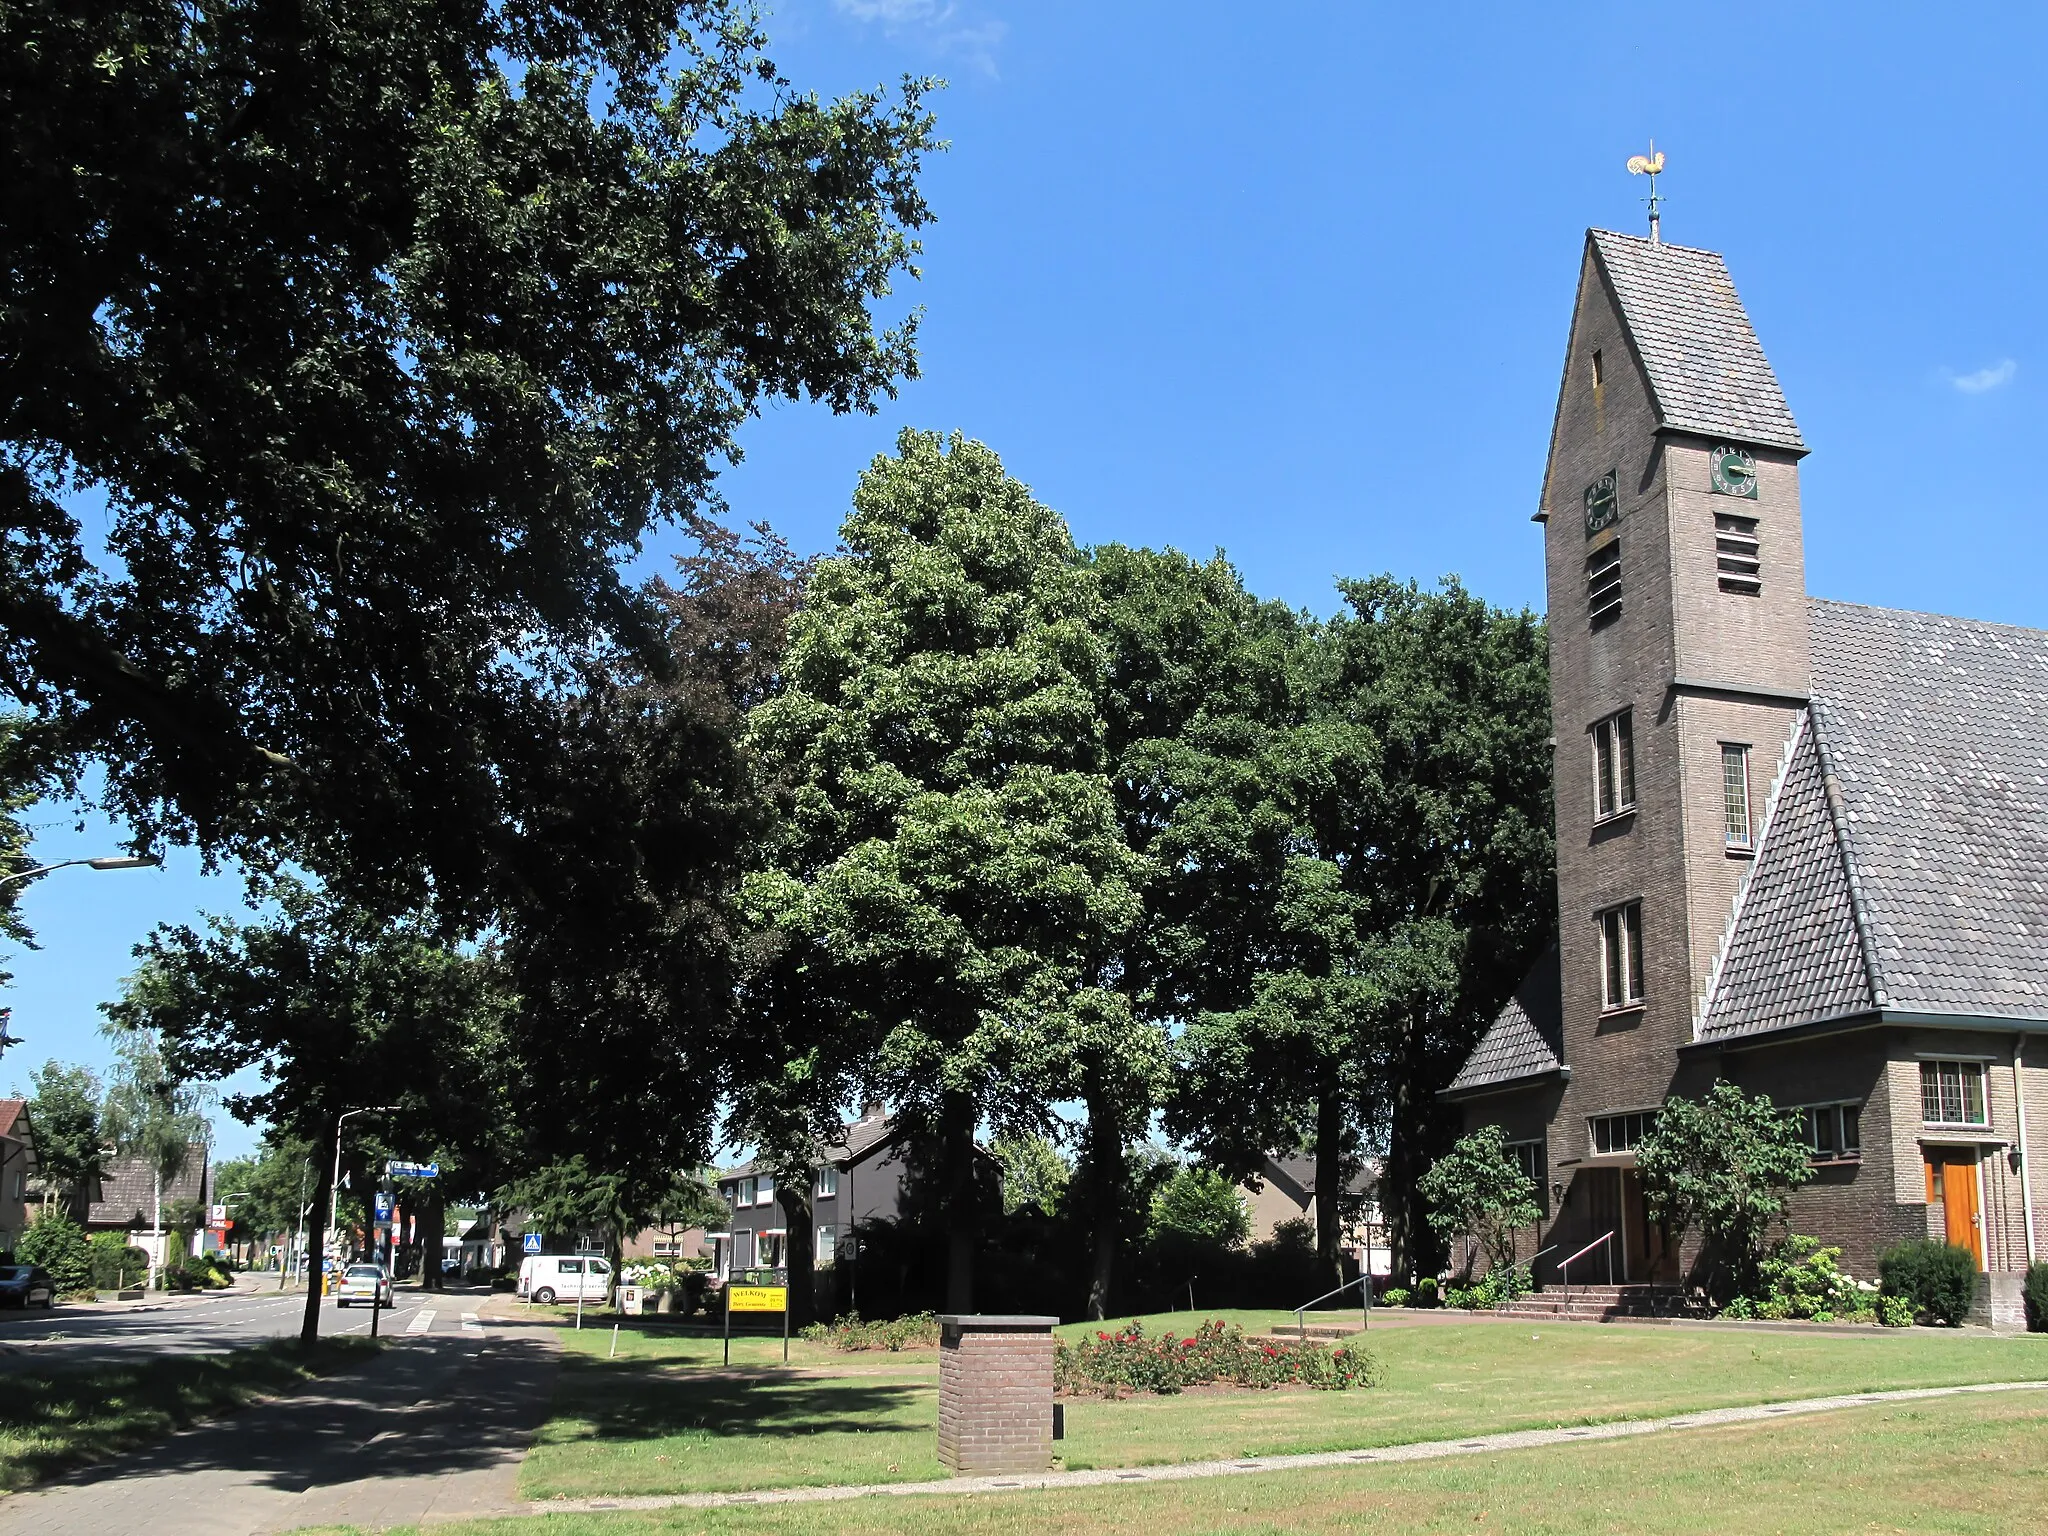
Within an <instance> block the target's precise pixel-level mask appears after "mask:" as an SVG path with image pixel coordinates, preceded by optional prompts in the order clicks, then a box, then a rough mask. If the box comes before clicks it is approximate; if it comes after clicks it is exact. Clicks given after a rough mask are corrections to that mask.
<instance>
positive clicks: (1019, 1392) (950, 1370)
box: [939, 1315, 1059, 1472]
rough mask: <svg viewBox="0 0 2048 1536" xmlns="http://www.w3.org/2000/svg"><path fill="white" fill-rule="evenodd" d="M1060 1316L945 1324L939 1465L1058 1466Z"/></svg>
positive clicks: (969, 1468)
mask: <svg viewBox="0 0 2048 1536" xmlns="http://www.w3.org/2000/svg"><path fill="white" fill-rule="evenodd" d="M1058 1321H1059V1319H1058V1318H1056V1317H995V1316H990V1317H979V1316H972V1315H970V1316H947V1317H941V1318H940V1319H939V1325H940V1328H941V1330H942V1331H941V1333H940V1335H939V1460H940V1461H942V1462H944V1463H945V1464H946V1465H947V1466H948V1467H951V1468H952V1469H953V1470H954V1471H955V1472H1043V1471H1045V1470H1046V1469H1047V1468H1048V1467H1050V1466H1051V1465H1052V1329H1053V1325H1054V1324H1055V1323H1057V1322H1058Z"/></svg>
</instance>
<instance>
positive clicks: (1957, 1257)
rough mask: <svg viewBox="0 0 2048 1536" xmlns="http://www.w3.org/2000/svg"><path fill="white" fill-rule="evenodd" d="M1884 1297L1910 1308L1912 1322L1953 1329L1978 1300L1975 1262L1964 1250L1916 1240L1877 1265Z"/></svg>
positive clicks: (1900, 1245)
mask: <svg viewBox="0 0 2048 1536" xmlns="http://www.w3.org/2000/svg"><path fill="white" fill-rule="evenodd" d="M1877 1269H1878V1274H1879V1276H1880V1277H1881V1279H1882V1282H1883V1286H1884V1294H1885V1295H1887V1296H1896V1297H1898V1298H1900V1299H1901V1300H1903V1301H1905V1302H1908V1303H1909V1304H1911V1306H1912V1308H1913V1315H1914V1316H1915V1318H1918V1319H1924V1320H1931V1321H1933V1322H1936V1323H1940V1324H1942V1325H1944V1326H1946V1327H1950V1328H1953V1327H1956V1326H1957V1325H1958V1324H1960V1323H1961V1322H1962V1320H1963V1319H1964V1318H1965V1317H1968V1316H1969V1315H1970V1304H1971V1302H1973V1301H1975V1300H1976V1298H1977V1259H1976V1256H1975V1255H1974V1254H1972V1253H1971V1252H1970V1250H1969V1249H1967V1248H1958V1247H1957V1246H1956V1245H1955V1244H1953V1243H1938V1242H1935V1241H1934V1240H1933V1239H1932V1238H1915V1239H1914V1240H1913V1241H1911V1242H1905V1243H1900V1244H1899V1245H1898V1247H1896V1248H1892V1249H1889V1250H1888V1251H1887V1252H1886V1253H1885V1255H1884V1257H1883V1258H1881V1259H1879V1260H1878V1261H1877Z"/></svg>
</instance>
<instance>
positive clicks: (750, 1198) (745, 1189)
mask: <svg viewBox="0 0 2048 1536" xmlns="http://www.w3.org/2000/svg"><path fill="white" fill-rule="evenodd" d="M736 1187H737V1189H738V1190H739V1197H738V1198H737V1199H735V1200H734V1201H733V1204H734V1205H752V1204H753V1203H754V1192H755V1191H756V1190H758V1189H759V1188H760V1187H761V1181H760V1180H759V1179H741V1180H740V1181H739V1184H738V1185H737V1186H736Z"/></svg>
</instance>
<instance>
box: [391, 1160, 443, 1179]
mask: <svg viewBox="0 0 2048 1536" xmlns="http://www.w3.org/2000/svg"><path fill="white" fill-rule="evenodd" d="M384 1171H385V1172H386V1173H387V1174H389V1175H390V1176H391V1177H392V1178H394V1179H438V1178H439V1177H441V1165H440V1164H439V1163H399V1162H390V1163H386V1164H385V1165H384Z"/></svg>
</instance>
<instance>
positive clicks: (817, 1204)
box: [708, 1105, 904, 1295]
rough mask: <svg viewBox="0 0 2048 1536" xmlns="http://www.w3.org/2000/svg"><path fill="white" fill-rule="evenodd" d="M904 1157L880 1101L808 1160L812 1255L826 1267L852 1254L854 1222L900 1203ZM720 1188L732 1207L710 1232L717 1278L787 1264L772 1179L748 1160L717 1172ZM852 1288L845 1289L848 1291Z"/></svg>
mask: <svg viewBox="0 0 2048 1536" xmlns="http://www.w3.org/2000/svg"><path fill="white" fill-rule="evenodd" d="M903 1171H904V1170H903V1159H902V1153H901V1148H900V1147H899V1145H898V1142H897V1138H896V1132H895V1128H894V1127H893V1126H892V1125H891V1123H890V1120H889V1117H888V1116H887V1115H886V1114H884V1113H883V1112H882V1109H881V1106H880V1105H871V1106H870V1107H869V1108H868V1109H867V1110H866V1111H865V1112H864V1113H863V1114H862V1115H861V1117H860V1118H859V1119H858V1120H854V1121H850V1122H848V1123H847V1124H846V1125H845V1126H843V1127H842V1128H841V1130H840V1134H839V1137H838V1139H837V1140H836V1141H833V1142H830V1143H827V1144H824V1145H821V1146H820V1147H819V1148H818V1151H817V1156H816V1160H815V1161H814V1162H813V1164H812V1166H811V1174H810V1177H811V1213H812V1216H811V1219H812V1223H813V1229H812V1243H813V1252H814V1262H815V1264H816V1265H817V1266H818V1268H820V1269H821V1270H822V1269H825V1268H827V1267H830V1266H834V1265H837V1264H838V1263H840V1262H841V1261H842V1260H844V1259H847V1258H849V1257H851V1254H852V1243H851V1237H852V1232H853V1229H854V1228H855V1227H856V1226H858V1225H859V1224H860V1223H862V1222H868V1221H875V1220H893V1219H894V1218H895V1217H896V1215H897V1214H898V1211H899V1209H900V1198H901V1190H902V1185H903ZM718 1192H719V1193H720V1194H721V1195H723V1196H724V1197H725V1201H726V1204H727V1205H728V1206H730V1207H731V1209H732V1220H731V1223H730V1225H729V1226H728V1228H727V1230H726V1231H724V1232H714V1233H710V1234H708V1238H709V1241H710V1242H711V1244H712V1247H713V1257H714V1259H715V1268H716V1271H717V1274H718V1277H719V1278H720V1279H721V1280H723V1279H724V1278H725V1277H726V1276H728V1275H730V1274H732V1273H734V1272H736V1271H743V1270H749V1269H781V1268H784V1267H785V1266H786V1265H787V1263H788V1258H789V1255H788V1247H787V1244H788V1237H789V1233H788V1229H787V1223H786V1222H785V1220H784V1218H783V1214H782V1206H781V1204H780V1203H779V1202H778V1201H777V1200H776V1198H775V1179H774V1176H773V1175H772V1174H769V1173H767V1172H764V1171H763V1170H762V1169H761V1167H760V1165H759V1164H758V1163H757V1162H753V1161H749V1162H745V1163H742V1164H740V1165H739V1166H738V1167H737V1168H729V1169H726V1170H725V1171H723V1172H721V1173H720V1174H719V1175H718ZM849 1295H850V1290H849Z"/></svg>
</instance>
